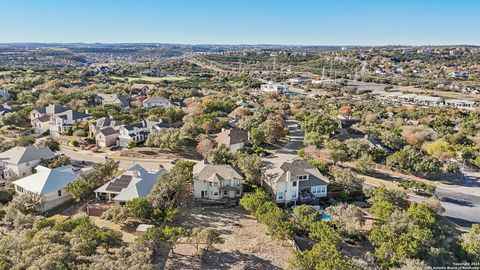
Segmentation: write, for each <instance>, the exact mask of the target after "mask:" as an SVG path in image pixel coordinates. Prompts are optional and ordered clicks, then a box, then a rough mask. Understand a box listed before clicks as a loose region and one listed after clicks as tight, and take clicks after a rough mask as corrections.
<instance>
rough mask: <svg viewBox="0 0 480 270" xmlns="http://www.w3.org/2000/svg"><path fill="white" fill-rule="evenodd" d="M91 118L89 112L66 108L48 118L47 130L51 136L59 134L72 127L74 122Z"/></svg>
mask: <svg viewBox="0 0 480 270" xmlns="http://www.w3.org/2000/svg"><path fill="white" fill-rule="evenodd" d="M90 118H92V117H91V116H90V115H89V114H86V113H83V112H77V111H74V110H67V111H65V112H62V113H59V114H55V115H53V116H52V117H51V118H50V123H49V125H50V126H49V130H50V135H51V136H59V135H61V134H64V133H66V132H67V130H68V129H70V128H73V126H74V125H75V124H77V123H78V122H81V121H86V120H88V119H90Z"/></svg>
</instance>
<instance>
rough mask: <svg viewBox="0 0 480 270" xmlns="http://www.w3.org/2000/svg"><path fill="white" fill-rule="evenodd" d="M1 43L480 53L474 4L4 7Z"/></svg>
mask: <svg viewBox="0 0 480 270" xmlns="http://www.w3.org/2000/svg"><path fill="white" fill-rule="evenodd" d="M0 11H1V12H0V43H3V42H88V43H93V42H103V43H114V42H132V43H135V42H158V43H188V44H206V43H208V44H298V45H392V44H402V45H403V44H405V45H447V44H448V45H450V44H472V45H480V15H479V12H480V1H476V0H470V1H469V0H449V1H447V0H402V1H400V0H388V1H387V0H341V1H325V0H316V1H315V0H311V1H307V0H291V1H286V0H276V1H274V0H257V1H254V0H175V1H173V0H168V1H167V0H156V1H154V0H0Z"/></svg>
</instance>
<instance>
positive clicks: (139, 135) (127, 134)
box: [117, 120, 167, 147]
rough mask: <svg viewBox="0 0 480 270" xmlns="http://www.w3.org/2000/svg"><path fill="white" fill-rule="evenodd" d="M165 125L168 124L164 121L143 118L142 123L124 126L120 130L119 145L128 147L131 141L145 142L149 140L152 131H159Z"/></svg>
mask: <svg viewBox="0 0 480 270" xmlns="http://www.w3.org/2000/svg"><path fill="white" fill-rule="evenodd" d="M165 127H167V125H166V124H165V123H163V122H155V121H150V120H143V121H142V122H140V123H136V124H133V125H128V126H122V127H120V129H119V130H118V138H117V145H118V146H120V147H127V146H128V144H129V142H134V143H135V145H137V144H140V143H143V142H145V141H146V140H147V138H148V134H150V132H157V131H159V130H160V129H162V128H165Z"/></svg>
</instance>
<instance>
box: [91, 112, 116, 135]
mask: <svg viewBox="0 0 480 270" xmlns="http://www.w3.org/2000/svg"><path fill="white" fill-rule="evenodd" d="M122 125H123V124H122V122H120V121H117V120H113V119H112V118H110V117H108V116H106V117H102V118H99V119H97V120H95V121H93V122H92V123H90V125H89V126H88V133H89V136H90V137H92V138H93V137H95V135H96V134H97V133H98V132H99V131H100V130H102V129H104V128H113V129H115V130H118V129H120V127H121V126H122Z"/></svg>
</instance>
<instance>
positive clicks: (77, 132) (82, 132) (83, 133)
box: [73, 129, 87, 137]
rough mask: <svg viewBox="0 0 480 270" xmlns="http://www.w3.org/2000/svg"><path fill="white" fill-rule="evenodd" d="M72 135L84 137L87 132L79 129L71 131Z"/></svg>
mask: <svg viewBox="0 0 480 270" xmlns="http://www.w3.org/2000/svg"><path fill="white" fill-rule="evenodd" d="M73 136H77V137H86V136H87V133H86V132H85V130H82V129H79V130H77V131H75V132H74V133H73Z"/></svg>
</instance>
